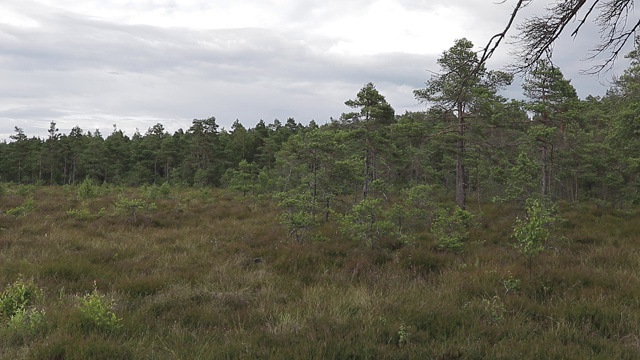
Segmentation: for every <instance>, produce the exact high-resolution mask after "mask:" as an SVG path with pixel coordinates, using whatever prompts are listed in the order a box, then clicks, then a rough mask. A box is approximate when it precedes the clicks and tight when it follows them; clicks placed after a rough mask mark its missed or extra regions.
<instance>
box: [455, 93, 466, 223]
mask: <svg viewBox="0 0 640 360" xmlns="http://www.w3.org/2000/svg"><path fill="white" fill-rule="evenodd" d="M462 105H463V104H462V103H461V102H458V145H457V154H456V203H457V204H458V206H460V208H461V209H463V210H464V209H465V208H466V205H467V197H466V186H465V172H464V145H465V144H464V115H463V113H462V111H463V106H462Z"/></svg>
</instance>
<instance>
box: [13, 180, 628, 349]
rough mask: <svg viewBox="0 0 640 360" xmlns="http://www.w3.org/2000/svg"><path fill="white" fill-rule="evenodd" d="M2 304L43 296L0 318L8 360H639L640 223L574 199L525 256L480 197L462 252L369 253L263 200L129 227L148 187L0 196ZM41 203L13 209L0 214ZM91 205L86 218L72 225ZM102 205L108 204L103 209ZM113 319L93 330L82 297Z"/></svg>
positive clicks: (169, 207) (205, 199)
mask: <svg viewBox="0 0 640 360" xmlns="http://www.w3.org/2000/svg"><path fill="white" fill-rule="evenodd" d="M7 189H8V191H7V193H6V194H4V195H2V198H1V199H0V200H1V201H0V204H1V205H0V211H2V214H1V215H0V229H1V230H0V294H1V293H2V291H4V290H5V289H7V288H8V287H9V286H10V285H11V284H13V283H15V282H16V281H18V280H19V279H29V280H30V281H33V283H34V284H36V285H37V286H38V287H39V288H40V289H42V291H43V294H42V299H41V300H40V301H39V302H38V303H36V304H34V305H33V309H34V310H37V311H44V314H45V322H44V324H43V325H39V326H38V327H37V328H36V327H29V326H26V325H25V326H22V327H19V328H17V327H16V326H15V324H14V325H11V326H10V325H9V324H10V320H9V319H6V318H1V317H0V358H15V359H261V358H262V359H267V358H268V359H272V358H284V359H298V358H308V359H327V358H330V359H385V358H386V359H416V358H427V359H428V358H431V359H486V358H492V359H512V358H516V357H520V358H558V359H584V358H596V359H597V358H601V359H612V358H616V359H634V358H639V357H640V333H638V329H639V328H640V312H638V307H639V306H640V276H639V273H638V269H639V268H640V266H639V265H640V250H638V248H637V240H638V238H637V235H636V234H638V233H640V216H638V215H633V214H632V213H628V212H627V213H620V212H616V211H614V210H609V209H603V208H599V207H597V206H595V205H591V204H565V205H563V206H562V207H561V216H562V217H564V218H565V219H566V221H565V222H564V223H563V224H562V226H561V229H560V234H559V235H560V236H559V237H558V239H557V240H556V241H554V242H552V243H551V244H549V247H548V249H547V250H546V251H545V252H543V253H542V254H540V255H539V256H537V257H536V258H535V259H534V262H533V277H532V278H531V279H529V277H528V268H527V261H526V259H525V258H523V257H522V256H521V255H520V254H519V253H518V252H517V251H516V250H515V249H514V248H513V240H512V239H511V237H510V235H511V233H512V229H513V221H514V216H513V215H512V213H513V209H510V208H509V207H508V206H505V205H501V206H497V205H492V204H484V205H483V207H482V210H483V212H482V214H481V215H480V214H479V213H478V212H477V211H476V212H475V213H476V214H477V215H479V217H478V225H477V226H476V227H475V228H473V229H471V232H470V240H469V241H467V242H466V243H465V244H464V250H463V251H462V252H460V253H455V252H449V251H440V250H438V247H437V245H436V244H435V240H434V237H433V236H432V235H431V234H428V233H424V234H420V235H419V236H417V237H416V239H417V240H415V241H414V242H413V243H412V244H411V245H408V246H402V245H401V244H398V243H397V242H394V241H392V240H390V239H387V240H383V241H381V242H380V243H379V244H377V246H375V247H374V248H373V249H371V248H369V247H367V246H366V245H364V244H362V243H357V242H353V241H348V240H346V239H345V238H344V237H343V235H341V233H340V232H338V231H337V230H336V224H333V223H329V224H324V225H322V226H321V228H320V232H321V234H320V235H321V236H318V237H317V238H318V239H321V240H319V241H313V240H309V241H306V242H303V243H296V242H294V241H291V240H289V239H288V238H287V237H286V230H285V229H284V228H283V227H282V226H281V225H280V224H279V221H278V213H277V211H276V210H275V208H274V207H273V206H271V205H270V204H268V203H260V202H258V203H256V202H255V201H250V200H243V199H238V198H237V197H236V194H232V193H228V192H225V191H221V190H206V191H203V190H198V189H172V192H171V195H169V196H161V197H155V198H154V199H152V200H148V201H149V202H153V203H155V207H153V208H149V209H138V211H137V213H136V216H135V218H134V217H133V216H132V215H131V214H130V213H127V212H122V211H120V212H118V211H116V209H115V203H116V202H117V201H118V198H119V196H121V197H122V196H124V197H128V198H130V199H134V198H135V199H144V194H143V191H142V189H120V188H115V187H110V188H106V187H105V188H102V187H101V189H100V192H99V195H98V196H96V197H95V198H91V199H84V200H80V199H78V197H77V195H76V191H75V190H74V189H73V188H69V187H67V188H61V187H38V188H29V189H22V188H21V187H18V186H7ZM28 199H33V202H34V204H35V205H36V206H35V209H34V210H33V211H31V212H28V213H26V214H20V216H13V215H10V214H7V211H8V210H10V209H13V208H15V207H18V206H20V205H21V204H24V203H25V201H27V200H28ZM80 208H86V209H88V211H89V212H90V213H91V214H93V215H92V216H81V217H74V216H70V215H69V214H68V211H69V210H70V209H80ZM101 209H104V210H103V211H101ZM92 294H93V296H94V298H93V299H98V300H96V301H98V304H97V305H96V304H94V305H95V306H96V308H98V309H102V308H101V307H100V306H99V305H101V304H100V303H99V301H104V304H105V306H106V305H110V306H111V307H107V308H105V309H106V310H104V311H112V312H113V313H114V314H115V316H116V318H117V319H116V320H114V321H116V322H117V324H116V325H117V326H115V325H114V326H110V325H108V326H98V325H96V324H94V323H92V320H91V317H89V318H87V316H86V311H84V312H83V311H82V299H87V298H89V297H90V296H92Z"/></svg>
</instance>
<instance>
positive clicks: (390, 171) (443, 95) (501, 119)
mask: <svg viewBox="0 0 640 360" xmlns="http://www.w3.org/2000/svg"><path fill="white" fill-rule="evenodd" d="M472 48H473V44H471V42H470V41H468V40H466V39H461V40H457V41H456V42H455V44H454V46H453V47H451V48H450V49H449V50H447V51H445V52H444V53H443V54H442V56H441V57H440V59H439V61H438V63H439V65H440V67H441V69H440V72H439V73H438V74H437V75H434V76H433V77H431V78H430V79H428V80H427V81H426V84H425V87H424V88H423V89H417V90H416V91H415V96H416V99H417V100H419V101H424V102H425V103H427V104H428V108H427V110H426V111H422V112H406V113H404V114H395V111H394V109H393V108H392V106H391V105H390V104H389V103H388V102H387V101H386V99H385V97H384V95H383V94H381V93H380V92H379V91H378V90H377V89H376V88H375V85H374V84H372V83H369V84H366V85H365V86H364V87H363V88H362V89H361V90H360V91H359V92H358V93H357V94H356V96H355V97H354V98H353V99H350V100H347V101H346V102H345V104H346V105H347V106H349V107H350V108H351V109H352V111H351V112H348V113H344V114H342V115H341V116H340V118H338V119H332V120H331V122H329V123H327V124H325V125H322V126H319V125H317V124H316V123H315V122H313V121H311V122H310V123H309V124H308V125H303V124H300V123H298V122H296V121H295V120H294V119H291V118H290V119H288V120H287V121H286V122H284V123H282V122H280V121H279V120H274V121H273V122H272V123H270V124H266V123H265V122H264V121H262V120H261V121H260V122H259V123H258V124H257V125H256V126H255V127H253V128H246V127H245V126H243V125H242V124H241V123H240V122H239V121H236V122H235V123H234V124H233V126H232V127H231V129H230V130H221V129H220V127H219V126H218V124H217V123H216V119H215V118H214V117H211V118H208V119H196V120H193V122H192V124H191V126H190V127H189V128H188V129H186V130H182V129H180V130H178V131H176V132H174V133H173V134H170V133H169V132H167V131H166V130H165V129H164V127H163V125H162V124H156V125H154V126H152V127H151V128H149V129H148V130H147V131H146V132H145V133H144V134H141V133H139V132H137V133H135V134H134V135H133V136H131V137H129V136H127V135H125V134H124V133H123V132H122V131H121V130H119V129H117V128H116V127H115V126H114V128H113V131H112V132H111V133H110V134H108V135H103V134H102V133H100V131H99V130H96V131H93V132H92V131H85V130H83V129H81V128H80V127H78V126H76V127H74V128H73V129H72V130H71V132H70V133H68V134H62V133H60V132H59V130H58V129H57V128H56V124H55V123H54V122H52V123H51V126H50V128H49V130H48V136H47V137H46V138H39V137H28V136H27V134H25V133H24V131H23V129H21V128H19V127H16V128H15V133H14V134H13V135H12V136H11V141H8V142H7V141H5V142H3V143H0V181H5V182H14V183H23V184H27V183H32V184H33V183H39V184H52V185H53V184H57V185H63V184H71V185H73V184H77V183H79V182H82V181H83V180H84V179H86V178H89V179H92V180H93V181H94V182H97V183H109V184H118V185H127V186H139V185H145V184H161V183H164V182H169V183H170V184H176V185H186V186H226V187H231V188H234V189H236V190H238V191H241V192H242V193H244V194H246V195H249V194H254V195H259V194H261V193H272V194H275V193H280V194H289V195H290V196H288V197H283V198H282V199H283V200H282V201H283V202H284V203H286V202H287V201H288V202H290V204H289V205H290V207H291V208H292V209H294V208H295V209H298V208H300V207H301V206H303V204H307V205H309V206H310V204H313V206H314V210H313V212H314V214H316V215H318V214H322V216H324V217H329V216H330V214H331V211H334V209H335V206H338V205H337V204H340V203H341V202H344V201H345V199H350V202H351V204H355V203H358V202H361V201H363V200H366V199H376V198H381V197H382V198H384V197H390V196H395V195H397V194H401V193H402V192H403V191H404V192H406V191H410V189H412V188H414V187H416V186H428V187H429V188H430V189H431V190H430V191H431V193H433V194H437V196H441V197H447V198H451V199H455V200H456V203H457V204H458V206H459V207H460V208H461V209H464V208H465V207H466V205H467V201H472V200H473V201H477V202H478V204H481V203H483V202H487V201H522V202H524V200H525V199H527V198H530V197H541V198H548V199H551V200H566V201H579V200H586V199H589V200H595V201H601V202H603V203H608V204H611V205H617V206H620V205H623V204H628V203H637V202H638V201H640V196H639V194H638V189H639V180H640V179H639V177H638V174H639V170H640V155H639V154H640V137H639V136H638V134H639V133H640V122H639V121H638V120H637V119H638V115H640V107H639V105H638V104H639V103H640V102H639V101H638V99H639V96H640V88H639V86H638V84H640V62H639V61H640V55H639V54H638V52H637V51H632V52H631V53H629V54H628V55H627V56H628V58H629V59H630V60H631V63H630V66H629V68H628V69H627V70H625V72H624V74H623V75H622V76H620V77H618V78H617V79H615V81H614V82H613V85H612V87H611V88H610V90H609V91H608V92H607V94H606V95H605V96H602V97H593V96H588V97H587V98H585V99H579V98H578V96H577V94H576V91H575V89H574V88H573V86H572V85H571V83H570V81H569V80H567V79H565V77H564V76H563V74H562V72H561V70H560V69H559V68H557V67H555V66H554V65H553V64H551V63H550V62H549V61H547V60H539V61H537V63H536V65H535V68H534V69H533V70H532V71H531V72H529V73H528V74H527V76H526V77H525V79H524V83H523V86H522V90H523V94H524V99H523V100H515V99H507V98H505V97H503V96H501V95H500V90H501V89H502V88H503V87H504V86H506V85H508V84H509V83H510V82H511V80H512V77H511V75H510V74H508V73H505V72H500V71H489V70H487V69H485V68H484V65H483V64H482V63H481V62H480V61H479V59H478V55H477V53H476V52H474V51H473V49H472ZM294 194H297V195H296V196H297V197H296V196H294ZM285 198H286V199H288V200H286V201H285V200H284V199H285ZM292 199H293V200H292ZM296 199H297V200H296ZM294 203H297V205H295V204H294ZM285 207H287V205H286V204H285ZM291 211H292V214H293V213H295V212H296V211H298V210H291ZM318 216H320V215H318Z"/></svg>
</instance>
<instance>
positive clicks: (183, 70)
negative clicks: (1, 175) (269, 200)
mask: <svg viewBox="0 0 640 360" xmlns="http://www.w3.org/2000/svg"><path fill="white" fill-rule="evenodd" d="M510 12H511V7H510V6H509V4H503V5H497V4H495V3H494V2H492V1H489V0H447V1H440V0H438V1H435V0H374V1H371V0H368V1H365V0H352V1H342V0H322V1H321V0H306V1H293V0H245V1H224V2H222V1H209V0H135V1H133V0H109V1H104V0H100V1H98V0H37V1H36V0H4V1H3V2H2V4H0V78H2V79H3V81H4V83H5V84H10V85H9V86H3V87H1V88H0V104H2V106H0V139H3V138H5V139H6V138H7V137H8V135H7V134H11V133H12V131H13V127H14V126H20V127H23V128H25V131H27V134H28V135H41V136H42V135H45V134H46V130H47V128H48V125H49V122H50V121H52V120H53V121H56V122H57V123H58V127H59V128H60V129H61V131H64V132H68V131H69V130H70V129H71V128H72V127H73V126H75V125H79V126H80V127H82V128H83V129H85V130H94V129H95V128H100V129H101V130H102V132H103V134H108V133H110V132H111V129H112V125H113V124H114V123H116V124H117V125H118V127H119V128H122V129H124V130H125V131H126V132H127V134H133V132H134V131H135V128H139V129H140V131H141V132H144V131H146V128H148V127H149V126H151V125H153V124H155V123H157V122H161V123H163V125H165V128H167V129H169V130H170V131H173V130H177V128H179V127H182V128H188V127H189V126H190V123H191V120H192V119H194V118H205V117H209V116H216V117H217V118H218V119H219V123H220V124H221V125H222V126H225V127H227V128H229V127H230V125H231V123H233V121H234V120H235V119H236V118H238V119H240V120H241V121H242V122H243V123H244V124H245V125H246V126H253V125H255V123H256V122H257V121H258V120H259V119H261V118H262V119H264V120H265V121H267V122H270V121H272V120H273V119H274V118H280V119H281V120H282V119H286V118H287V117H294V118H296V119H297V120H298V121H303V122H306V121H308V120H310V119H315V120H316V121H317V122H318V123H323V122H324V121H325V120H327V119H328V118H329V117H331V116H333V117H337V116H340V114H341V113H342V112H344V111H347V109H346V107H345V106H344V104H343V103H344V101H345V100H347V99H349V98H352V97H353V96H355V94H356V93H357V92H358V90H359V89H360V88H361V87H362V86H363V85H364V84H366V83H367V82H370V81H371V82H374V83H375V84H376V85H377V88H378V89H379V90H380V91H381V93H382V94H383V95H385V96H386V97H387V99H388V100H389V102H390V103H391V104H392V105H393V106H394V107H395V108H396V110H397V112H399V113H402V112H404V110H418V109H421V108H422V106H421V105H419V104H418V103H417V102H415V100H414V99H413V95H412V90H413V89H416V88H419V87H421V86H423V83H424V81H425V80H426V79H427V78H428V76H429V74H428V72H426V71H425V70H427V69H429V70H431V71H437V70H438V68H437V65H436V63H435V59H436V58H437V57H438V56H440V54H441V53H442V52H443V51H445V50H446V49H447V48H449V47H450V46H451V45H453V40H454V39H457V38H461V37H467V38H469V39H470V40H472V41H473V42H474V43H475V44H476V46H477V47H478V48H480V47H481V46H482V45H484V44H485V42H486V41H487V40H488V38H489V37H490V36H491V35H493V34H495V33H496V32H498V31H500V30H501V29H502V27H503V26H504V21H506V18H507V17H508V15H509V13H510ZM504 59H506V55H505V51H502V52H501V53H500V54H498V56H497V57H496V59H494V60H496V61H494V62H493V63H495V64H500V63H501V62H503V61H504ZM563 61H566V62H567V64H568V65H567V66H568V67H571V68H572V69H573V68H575V66H574V64H575V63H577V59H574V61H573V62H571V59H570V58H569V57H565V58H563ZM584 82H585V83H586V81H584ZM574 84H576V82H575V81H574ZM585 86H587V85H585ZM587 87H588V86H587ZM582 94H583V93H581V95H582Z"/></svg>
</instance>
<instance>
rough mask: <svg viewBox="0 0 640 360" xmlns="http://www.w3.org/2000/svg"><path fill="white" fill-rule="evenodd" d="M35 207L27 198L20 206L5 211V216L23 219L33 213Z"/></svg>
mask: <svg viewBox="0 0 640 360" xmlns="http://www.w3.org/2000/svg"><path fill="white" fill-rule="evenodd" d="M36 208H37V206H36V203H35V201H34V200H33V198H31V197H30V198H28V199H27V200H25V201H24V202H23V203H22V204H21V205H20V206H17V207H14V208H13V209H9V210H7V215H10V216H15V217H23V216H27V215H28V214H30V213H32V212H34V211H35V210H36Z"/></svg>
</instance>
